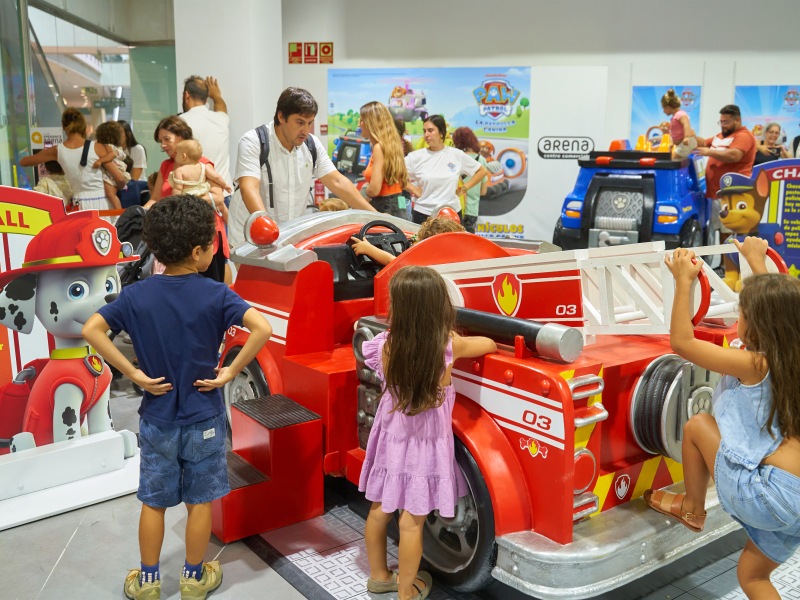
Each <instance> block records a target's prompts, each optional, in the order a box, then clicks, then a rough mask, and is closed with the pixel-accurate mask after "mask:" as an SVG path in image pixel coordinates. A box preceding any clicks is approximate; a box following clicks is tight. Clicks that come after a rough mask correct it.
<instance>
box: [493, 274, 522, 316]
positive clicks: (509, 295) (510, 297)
mask: <svg viewBox="0 0 800 600" xmlns="http://www.w3.org/2000/svg"><path fill="white" fill-rule="evenodd" d="M497 304H498V305H499V306H500V310H502V311H503V312H504V313H506V314H507V315H510V314H512V313H513V312H514V309H515V308H517V292H516V291H515V290H514V288H513V287H512V285H511V284H510V283H508V277H506V278H505V279H503V286H502V294H501V293H500V292H498V293H497Z"/></svg>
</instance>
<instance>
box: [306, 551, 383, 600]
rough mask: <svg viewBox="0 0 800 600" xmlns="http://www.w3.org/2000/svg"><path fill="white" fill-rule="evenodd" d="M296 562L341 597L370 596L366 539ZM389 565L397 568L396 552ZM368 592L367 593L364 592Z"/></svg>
mask: <svg viewBox="0 0 800 600" xmlns="http://www.w3.org/2000/svg"><path fill="white" fill-rule="evenodd" d="M293 562H294V564H295V566H296V567H298V568H299V569H300V570H302V571H303V572H304V573H305V574H306V575H308V576H309V577H310V578H311V579H313V580H314V581H315V582H316V583H317V584H318V585H320V586H322V587H323V588H324V589H325V591H326V592H328V593H329V594H331V595H332V596H333V597H334V598H336V599H337V600H345V599H349V598H353V597H357V598H363V597H366V598H369V595H368V594H367V592H366V581H367V578H368V577H369V560H368V559H367V549H366V544H365V543H364V540H363V539H361V540H358V541H355V542H352V543H350V544H346V545H344V546H339V547H337V548H333V549H331V550H326V551H322V552H319V553H312V554H308V555H305V556H303V557H301V558H299V559H297V560H294V561H293ZM389 568H390V569H396V568H397V560H396V559H395V558H394V557H393V556H389ZM365 594H367V595H366V596H364V595H365ZM381 598H382V599H384V600H389V594H381Z"/></svg>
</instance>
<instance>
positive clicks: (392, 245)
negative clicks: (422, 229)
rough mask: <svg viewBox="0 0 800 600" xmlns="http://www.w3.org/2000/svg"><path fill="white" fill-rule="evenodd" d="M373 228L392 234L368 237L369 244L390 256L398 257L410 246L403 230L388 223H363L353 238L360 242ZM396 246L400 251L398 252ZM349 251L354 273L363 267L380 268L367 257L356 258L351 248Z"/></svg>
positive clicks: (378, 221)
mask: <svg viewBox="0 0 800 600" xmlns="http://www.w3.org/2000/svg"><path fill="white" fill-rule="evenodd" d="M375 227H386V228H387V229H390V230H391V231H392V233H380V234H373V235H371V236H370V240H369V241H370V243H371V244H372V245H373V246H376V247H377V248H380V249H381V250H384V251H386V252H388V253H389V254H391V255H392V256H400V254H402V253H403V252H405V251H406V250H408V247H409V246H410V245H411V242H409V241H408V237H407V236H406V234H405V233H403V230H402V229H400V228H399V227H398V226H397V225H393V224H392V223H389V222H388V221H380V220H377V221H370V222H369V223H365V224H364V226H363V227H362V228H361V231H359V232H358V234H357V235H356V236H355V237H357V238H358V239H360V240H363V239H364V236H365V235H367V233H368V232H369V230H370V229H374V228H375ZM398 246H399V247H400V249H399V250H398ZM350 251H351V252H352V254H353V266H354V267H355V269H356V271H360V270H361V269H362V267H364V265H366V264H369V265H374V266H378V267H380V266H381V265H378V263H376V262H375V261H373V260H372V259H371V258H370V257H369V256H366V255H361V256H356V253H355V252H353V250H352V248H350Z"/></svg>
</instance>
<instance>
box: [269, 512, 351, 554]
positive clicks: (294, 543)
mask: <svg viewBox="0 0 800 600" xmlns="http://www.w3.org/2000/svg"><path fill="white" fill-rule="evenodd" d="M261 535H262V537H263V538H264V539H265V540H267V542H269V543H270V544H272V546H273V547H274V548H275V549H276V550H277V551H278V552H280V553H281V554H283V555H284V556H285V557H286V558H288V559H289V560H290V561H292V562H296V561H298V560H300V559H301V558H303V557H305V556H309V555H312V554H315V553H318V552H325V551H327V550H330V549H331V548H336V547H338V546H342V545H344V544H348V543H350V542H353V541H355V540H358V539H360V538H362V537H363V536H362V535H361V534H360V533H358V532H357V531H356V530H354V529H353V528H352V527H350V526H349V525H346V524H345V523H344V522H343V521H341V520H340V519H338V518H337V517H335V516H334V515H333V514H331V513H326V514H324V515H322V516H321V517H317V518H315V519H311V520H309V521H303V522H302V523H297V524H296V525H290V526H289V527H283V528H282V529H276V530H275V531H270V532H269V533H263V534H261Z"/></svg>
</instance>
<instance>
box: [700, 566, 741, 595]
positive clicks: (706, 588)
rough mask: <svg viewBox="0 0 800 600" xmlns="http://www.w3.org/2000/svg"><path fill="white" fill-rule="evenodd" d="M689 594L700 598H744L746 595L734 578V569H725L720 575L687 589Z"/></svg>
mask: <svg viewBox="0 0 800 600" xmlns="http://www.w3.org/2000/svg"><path fill="white" fill-rule="evenodd" d="M689 594H691V595H692V596H694V597H695V598H699V599H700V600H716V599H717V598H724V599H725V600H746V598H747V596H745V595H744V592H742V588H740V587H739V581H738V580H737V579H736V569H730V570H728V571H725V572H724V573H722V574H721V575H718V576H717V577H714V578H712V579H709V580H707V581H704V582H703V583H701V584H700V585H698V586H697V587H696V588H693V589H691V590H689Z"/></svg>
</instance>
